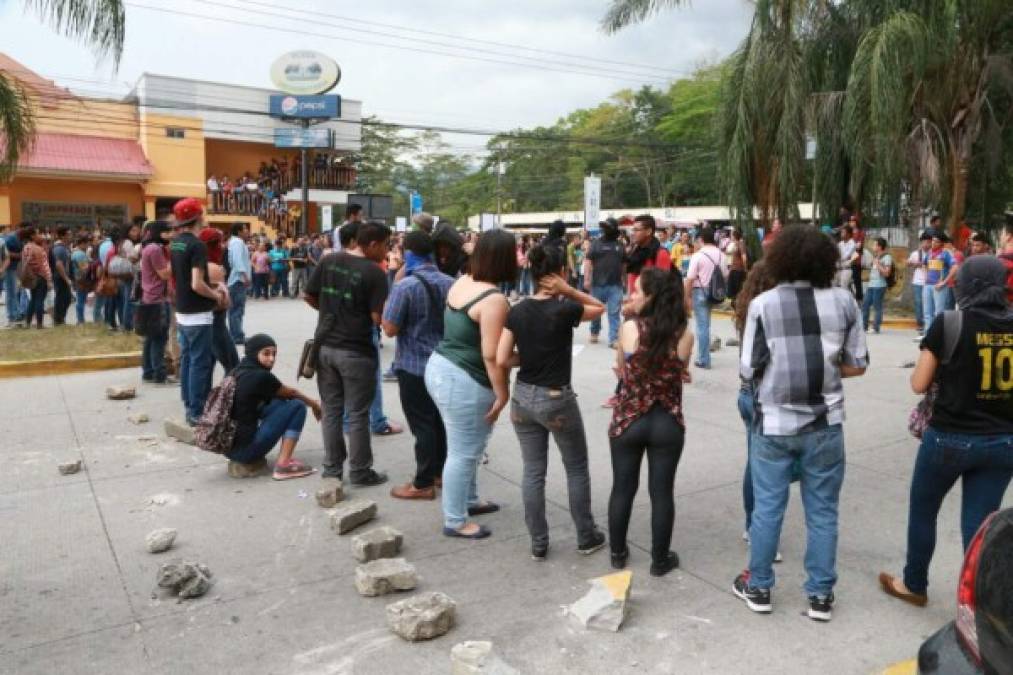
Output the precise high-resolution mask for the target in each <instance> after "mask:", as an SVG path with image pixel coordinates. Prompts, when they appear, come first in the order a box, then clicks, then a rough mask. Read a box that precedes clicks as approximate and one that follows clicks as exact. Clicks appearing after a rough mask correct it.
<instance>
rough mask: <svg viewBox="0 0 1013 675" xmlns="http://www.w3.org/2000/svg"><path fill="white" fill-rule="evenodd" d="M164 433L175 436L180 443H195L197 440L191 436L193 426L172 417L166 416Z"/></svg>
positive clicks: (170, 436)
mask: <svg viewBox="0 0 1013 675" xmlns="http://www.w3.org/2000/svg"><path fill="white" fill-rule="evenodd" d="M165 435H166V436H168V437H169V438H175V439H176V440H177V441H179V442H180V443H186V444H187V445H197V441H195V440H194V437H193V427H191V426H190V425H189V424H187V423H186V422H183V421H182V420H178V419H173V418H171V417H168V418H166V420H165Z"/></svg>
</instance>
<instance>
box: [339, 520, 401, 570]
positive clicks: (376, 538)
mask: <svg viewBox="0 0 1013 675" xmlns="http://www.w3.org/2000/svg"><path fill="white" fill-rule="evenodd" d="M402 543H404V535H403V534H401V533H400V532H399V531H397V530H395V529H394V528H393V527H389V526H384V527H378V528H376V529H373V530H369V531H368V532H363V533H362V534H357V535H355V536H354V537H352V556H353V557H354V558H355V559H356V560H358V561H359V562H364V563H365V562H369V561H371V560H377V559H378V558H393V557H394V556H396V555H397V554H399V553H400V552H401V544H402Z"/></svg>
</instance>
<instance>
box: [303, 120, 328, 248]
mask: <svg viewBox="0 0 1013 675" xmlns="http://www.w3.org/2000/svg"><path fill="white" fill-rule="evenodd" d="M302 128H303V129H309V128H310V121H309V120H302ZM301 152H302V176H301V177H300V183H301V184H302V213H301V214H300V215H301V217H300V219H299V233H298V234H299V236H300V237H303V236H305V235H306V232H307V231H308V229H309V227H308V223H309V215H310V214H309V210H310V194H309V193H310V185H309V182H310V181H309V178H310V172H309V167H308V166H306V165H307V163H308V162H309V156H310V153H309V150H307V149H306V144H305V143H303V148H302V150H301ZM320 231H321V232H323V231H324V228H323V223H321V224H320Z"/></svg>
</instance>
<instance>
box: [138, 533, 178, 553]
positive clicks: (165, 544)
mask: <svg viewBox="0 0 1013 675" xmlns="http://www.w3.org/2000/svg"><path fill="white" fill-rule="evenodd" d="M174 541H176V530H174V529H172V528H171V527H163V528H161V529H158V530H153V531H151V532H149V533H148V536H147V537H145V538H144V547H145V548H147V549H148V553H162V552H163V551H168V550H169V549H170V548H172V543H173V542H174Z"/></svg>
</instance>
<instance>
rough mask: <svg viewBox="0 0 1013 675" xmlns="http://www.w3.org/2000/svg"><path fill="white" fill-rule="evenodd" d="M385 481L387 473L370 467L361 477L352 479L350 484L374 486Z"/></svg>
mask: <svg viewBox="0 0 1013 675" xmlns="http://www.w3.org/2000/svg"><path fill="white" fill-rule="evenodd" d="M386 482H387V474H385V473H383V472H382V471H373V470H372V469H370V470H369V471H368V472H367V473H365V474H363V475H362V476H361V477H359V478H353V479H352V485H355V486H356V487H374V486H377V485H383V484H384V483H386Z"/></svg>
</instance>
